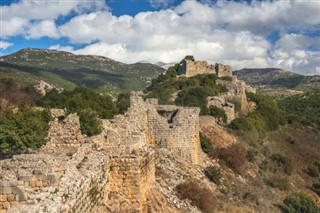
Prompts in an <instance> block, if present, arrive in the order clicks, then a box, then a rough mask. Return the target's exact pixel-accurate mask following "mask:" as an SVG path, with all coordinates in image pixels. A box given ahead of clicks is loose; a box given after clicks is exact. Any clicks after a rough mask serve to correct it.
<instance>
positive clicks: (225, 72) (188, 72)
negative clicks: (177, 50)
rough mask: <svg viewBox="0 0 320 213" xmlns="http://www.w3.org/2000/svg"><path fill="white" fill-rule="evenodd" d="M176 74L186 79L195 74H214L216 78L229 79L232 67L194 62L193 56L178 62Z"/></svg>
mask: <svg viewBox="0 0 320 213" xmlns="http://www.w3.org/2000/svg"><path fill="white" fill-rule="evenodd" d="M177 74H178V75H184V76H186V77H191V76H194V75H197V74H216V75H217V76H218V77H223V76H230V77H231V76H232V67H231V66H229V65H224V64H219V63H216V64H215V65H211V64H208V62H206V61H195V60H194V58H193V56H189V57H186V58H185V59H183V60H182V62H180V64H179V67H178V70H177Z"/></svg>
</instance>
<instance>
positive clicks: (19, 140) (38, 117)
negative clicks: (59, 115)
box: [0, 108, 51, 156]
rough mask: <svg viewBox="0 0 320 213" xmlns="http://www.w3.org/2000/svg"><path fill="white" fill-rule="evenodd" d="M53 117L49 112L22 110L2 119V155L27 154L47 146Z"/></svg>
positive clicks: (0, 121)
mask: <svg viewBox="0 0 320 213" xmlns="http://www.w3.org/2000/svg"><path fill="white" fill-rule="evenodd" d="M50 120H51V116H50V113H49V111H47V110H42V111H40V110H35V109H32V108H21V109H19V110H18V111H17V112H15V113H14V112H12V111H9V112H7V113H6V114H5V115H3V116H2V117H1V118H0V148H1V149H0V155H1V156H8V155H12V154H18V153H25V152H27V150H28V149H29V148H30V149H36V148H39V147H40V146H42V145H43V144H45V142H46V140H45V138H46V136H47V134H48V129H49V121H50Z"/></svg>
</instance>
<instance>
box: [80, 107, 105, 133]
mask: <svg viewBox="0 0 320 213" xmlns="http://www.w3.org/2000/svg"><path fill="white" fill-rule="evenodd" d="M79 119H80V128H81V132H82V134H85V135H87V136H93V135H97V134H100V133H101V132H102V123H101V120H100V119H99V118H98V114H97V113H96V112H94V111H92V110H91V109H84V110H82V111H80V113H79Z"/></svg>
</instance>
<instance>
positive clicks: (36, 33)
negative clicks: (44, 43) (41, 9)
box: [26, 20, 59, 39]
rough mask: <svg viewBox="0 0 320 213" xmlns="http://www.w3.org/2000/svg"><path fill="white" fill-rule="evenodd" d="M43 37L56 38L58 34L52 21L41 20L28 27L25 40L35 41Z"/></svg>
mask: <svg viewBox="0 0 320 213" xmlns="http://www.w3.org/2000/svg"><path fill="white" fill-rule="evenodd" d="M43 36H48V37H51V38H58V37H59V33H58V30H57V28H56V25H55V23H54V21H53V20H43V21H40V22H36V23H34V24H31V26H29V30H28V32H27V35H26V38H28V39H36V38H41V37H43Z"/></svg>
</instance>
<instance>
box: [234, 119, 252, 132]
mask: <svg viewBox="0 0 320 213" xmlns="http://www.w3.org/2000/svg"><path fill="white" fill-rule="evenodd" d="M229 127H230V128H231V129H235V130H243V131H252V130H254V126H253V124H252V123H251V122H250V121H249V120H248V119H246V118H237V119H235V120H233V121H232V122H231V123H230V124H229Z"/></svg>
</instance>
